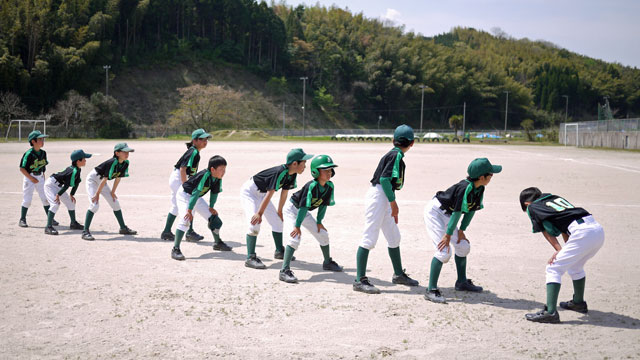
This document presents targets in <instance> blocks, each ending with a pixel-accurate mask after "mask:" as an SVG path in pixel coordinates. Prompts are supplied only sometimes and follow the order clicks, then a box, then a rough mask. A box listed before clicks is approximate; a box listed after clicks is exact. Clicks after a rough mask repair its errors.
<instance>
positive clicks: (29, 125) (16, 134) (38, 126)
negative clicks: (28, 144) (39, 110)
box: [4, 120, 47, 142]
mask: <svg viewBox="0 0 640 360" xmlns="http://www.w3.org/2000/svg"><path fill="white" fill-rule="evenodd" d="M14 124H15V127H13V125H14ZM12 128H13V131H12ZM33 130H40V131H42V133H43V134H46V133H47V120H11V122H9V127H8V128H7V135H6V136H5V139H4V140H5V141H9V138H12V139H13V138H17V139H18V141H20V142H22V137H28V136H29V133H30V132H32V131H33Z"/></svg>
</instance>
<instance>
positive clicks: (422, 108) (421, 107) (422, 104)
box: [420, 85, 425, 133]
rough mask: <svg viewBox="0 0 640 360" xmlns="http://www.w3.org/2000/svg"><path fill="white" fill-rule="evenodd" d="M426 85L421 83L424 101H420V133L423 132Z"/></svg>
mask: <svg viewBox="0 0 640 360" xmlns="http://www.w3.org/2000/svg"><path fill="white" fill-rule="evenodd" d="M424 88H425V86H424V85H420V89H422V102H421V103H420V133H422V112H423V110H424Z"/></svg>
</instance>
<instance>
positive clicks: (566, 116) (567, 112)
mask: <svg viewBox="0 0 640 360" xmlns="http://www.w3.org/2000/svg"><path fill="white" fill-rule="evenodd" d="M562 97H563V98H565V99H566V101H565V105H564V122H565V123H566V122H567V118H568V117H569V95H562Z"/></svg>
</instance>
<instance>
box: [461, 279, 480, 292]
mask: <svg viewBox="0 0 640 360" xmlns="http://www.w3.org/2000/svg"><path fill="white" fill-rule="evenodd" d="M456 290H457V291H471V292H482V286H476V285H474V284H473V282H472V281H471V279H467V280H466V281H457V280H456Z"/></svg>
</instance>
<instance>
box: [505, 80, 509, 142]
mask: <svg viewBox="0 0 640 360" xmlns="http://www.w3.org/2000/svg"><path fill="white" fill-rule="evenodd" d="M505 93H506V94H507V102H506V104H505V105H504V135H505V136H507V113H508V112H509V92H508V91H505Z"/></svg>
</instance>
